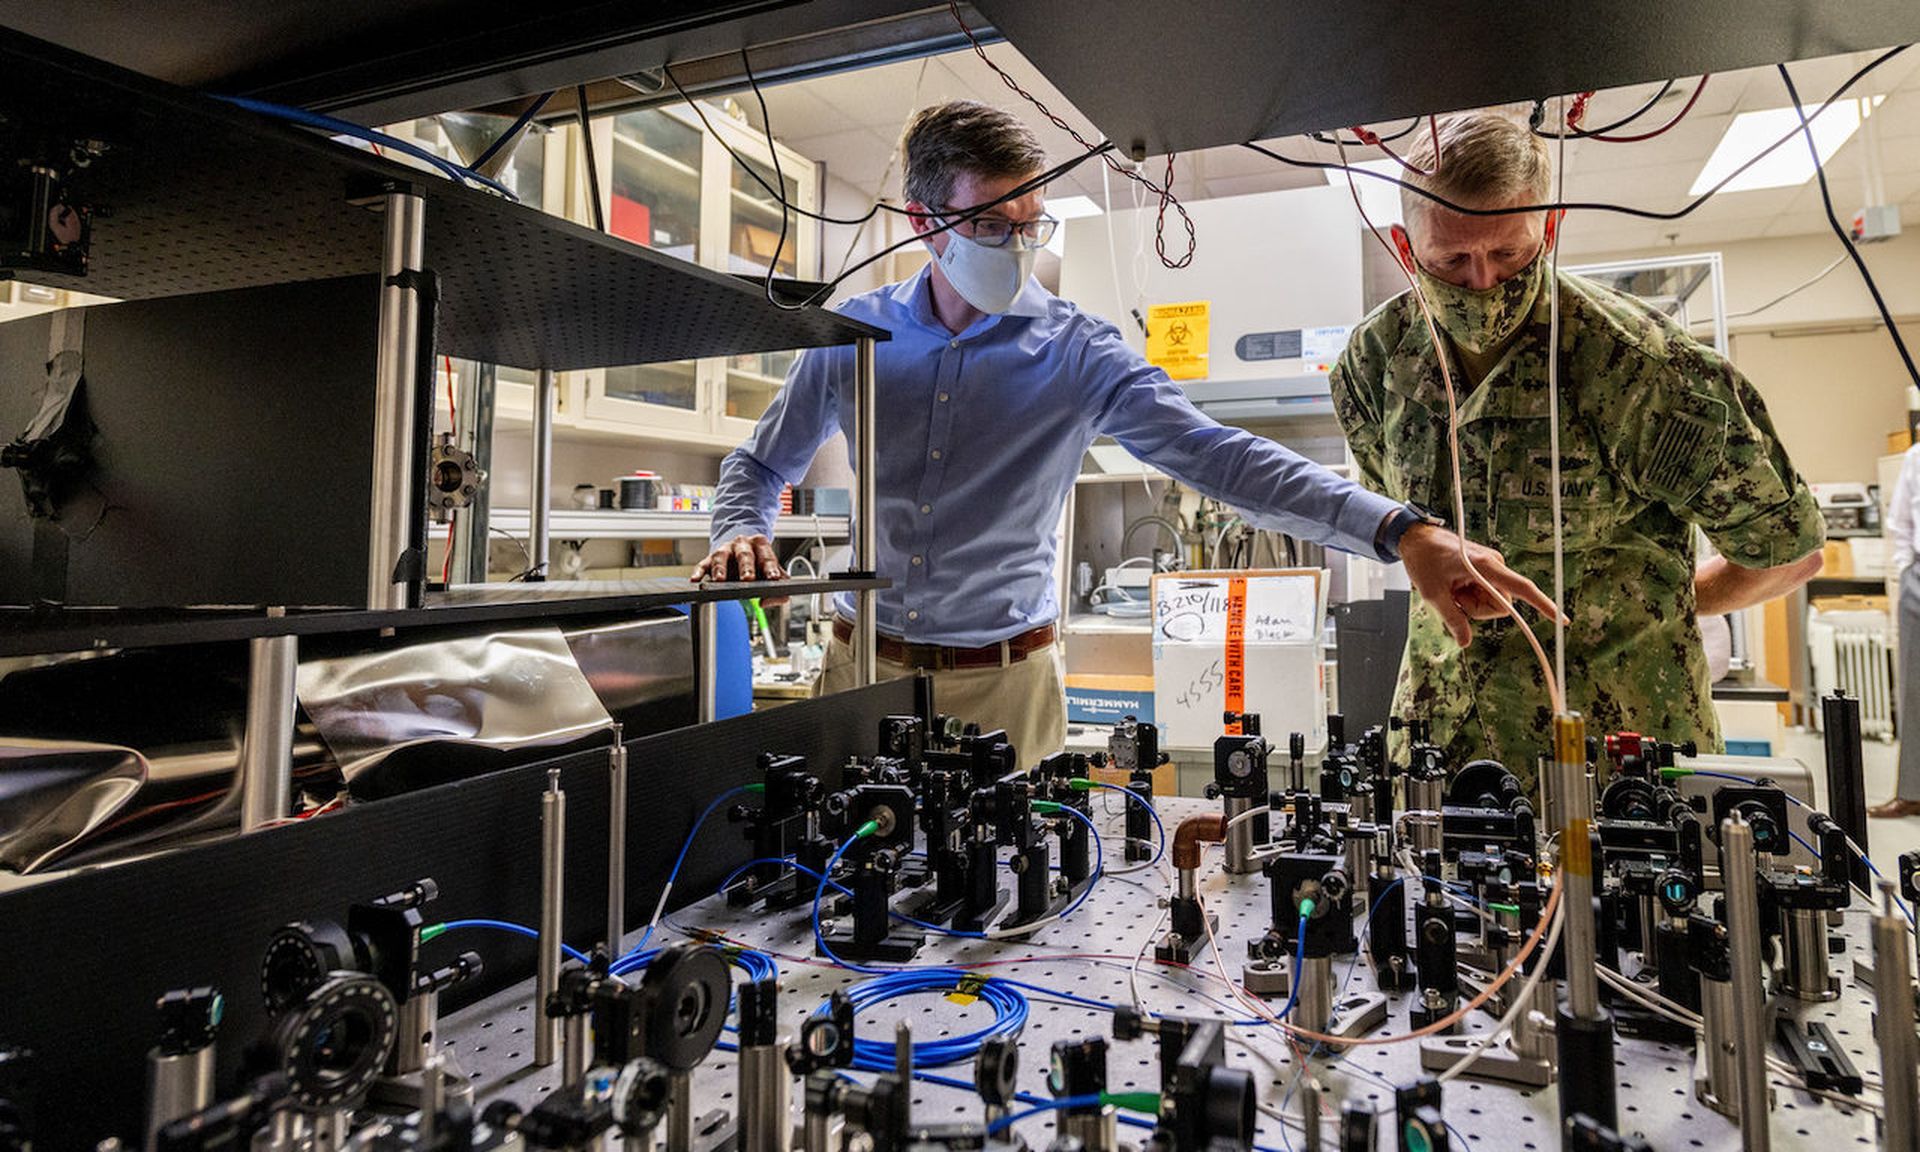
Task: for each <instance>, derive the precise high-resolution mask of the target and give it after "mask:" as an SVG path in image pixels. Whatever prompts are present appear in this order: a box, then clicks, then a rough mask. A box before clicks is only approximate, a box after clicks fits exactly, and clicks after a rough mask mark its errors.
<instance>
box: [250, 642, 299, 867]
mask: <svg viewBox="0 0 1920 1152" xmlns="http://www.w3.org/2000/svg"><path fill="white" fill-rule="evenodd" d="M299 645H300V641H299V638H298V637H295V636H265V637H261V638H259V639H256V640H249V641H248V642H247V719H246V728H245V730H244V734H243V735H242V737H241V739H240V830H241V831H242V832H252V831H253V830H255V829H256V828H259V827H261V826H262V825H264V824H266V823H267V822H269V821H272V820H281V819H285V818H286V816H287V814H288V811H289V809H290V808H291V807H292V805H293V720H294V709H295V703H294V692H293V685H294V674H295V673H296V672H298V671H299V668H300V648H299Z"/></svg>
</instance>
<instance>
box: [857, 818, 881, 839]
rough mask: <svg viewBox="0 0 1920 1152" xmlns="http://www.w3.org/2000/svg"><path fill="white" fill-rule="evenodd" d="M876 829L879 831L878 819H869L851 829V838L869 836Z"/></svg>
mask: <svg viewBox="0 0 1920 1152" xmlns="http://www.w3.org/2000/svg"><path fill="white" fill-rule="evenodd" d="M878 831H880V821H878V820H869V821H867V822H866V823H865V824H862V825H860V827H858V828H855V829H854V830H853V838H854V839H855V840H858V839H860V837H862V836H871V835H873V834H874V833H875V832H878Z"/></svg>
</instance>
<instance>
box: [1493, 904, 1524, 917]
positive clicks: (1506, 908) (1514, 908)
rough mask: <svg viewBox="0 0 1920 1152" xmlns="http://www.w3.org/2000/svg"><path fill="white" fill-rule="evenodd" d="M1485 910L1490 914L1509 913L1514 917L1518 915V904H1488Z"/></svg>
mask: <svg viewBox="0 0 1920 1152" xmlns="http://www.w3.org/2000/svg"><path fill="white" fill-rule="evenodd" d="M1487 910H1488V911H1490V912H1511V913H1513V914H1514V915H1515V916H1518V915H1520V905H1518V904H1489V905H1487Z"/></svg>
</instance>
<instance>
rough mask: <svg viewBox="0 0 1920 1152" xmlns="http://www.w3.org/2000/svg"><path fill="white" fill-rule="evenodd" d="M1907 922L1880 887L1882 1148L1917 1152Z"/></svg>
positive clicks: (1917, 1057) (1919, 1105)
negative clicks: (1883, 1086) (1883, 1087)
mask: <svg viewBox="0 0 1920 1152" xmlns="http://www.w3.org/2000/svg"><path fill="white" fill-rule="evenodd" d="M1907 942H1908V936H1907V923H1906V921H1905V920H1903V919H1901V918H1900V915H1899V913H1897V912H1895V911H1894V908H1893V885H1891V884H1886V883H1882V884H1881V885H1880V911H1879V912H1878V913H1877V914H1876V915H1875V916H1874V918H1873V1001H1874V1014H1873V1038H1874V1040H1875V1041H1876V1042H1877V1043H1878V1044H1879V1045H1880V1077H1881V1083H1882V1084H1884V1085H1885V1086H1886V1087H1885V1090H1884V1091H1883V1092H1882V1094H1881V1099H1882V1101H1883V1109H1882V1111H1881V1114H1880V1146H1881V1147H1882V1148H1886V1149H1889V1150H1890V1152H1920V1098H1916V1092H1917V1091H1920V1089H1917V1088H1916V1086H1915V1079H1914V1077H1915V1069H1916V1067H1920V1054H1917V1053H1916V1049H1920V1040H1916V1038H1915V1035H1914V1030H1913V984H1912V981H1911V980H1910V979H1909V978H1908V976H1907V971H1908V968H1909V964H1910V962H1909V958H1908V955H1907Z"/></svg>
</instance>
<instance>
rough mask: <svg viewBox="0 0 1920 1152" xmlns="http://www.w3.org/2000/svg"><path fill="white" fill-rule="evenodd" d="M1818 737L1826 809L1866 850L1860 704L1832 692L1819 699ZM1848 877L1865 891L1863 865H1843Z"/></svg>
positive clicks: (1858, 862) (1854, 861)
mask: <svg viewBox="0 0 1920 1152" xmlns="http://www.w3.org/2000/svg"><path fill="white" fill-rule="evenodd" d="M1820 734H1821V739H1822V741H1823V742H1824V745H1825V750H1826V754H1827V797H1828V802H1827V807H1828V810H1829V811H1830V812H1831V813H1832V814H1833V818H1834V820H1835V821H1836V822H1837V823H1838V824H1839V825H1840V827H1841V828H1842V829H1843V830H1845V832H1846V834H1847V835H1848V836H1851V837H1853V842H1854V843H1856V844H1858V845H1860V846H1861V847H1862V848H1865V847H1866V846H1867V784H1866V779H1865V772H1866V767H1865V759H1866V753H1865V751H1864V750H1863V749H1862V748H1861V746H1860V701H1859V700H1857V699H1854V698H1852V697H1850V696H1846V695H1843V694H1842V693H1841V691H1840V689H1837V688H1836V689H1834V691H1833V694H1832V695H1830V696H1822V697H1821V698H1820ZM1847 869H1848V872H1849V876H1850V878H1851V879H1852V881H1853V883H1854V885H1855V886H1856V887H1858V888H1859V889H1860V890H1861V891H1862V892H1865V891H1868V890H1869V889H1868V888H1867V880H1868V876H1867V865H1866V862H1865V861H1863V860H1860V859H1858V858H1854V859H1850V860H1849V861H1848V863H1847Z"/></svg>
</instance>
